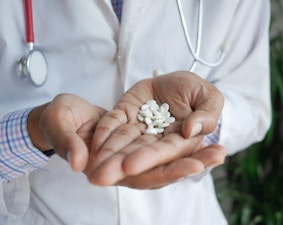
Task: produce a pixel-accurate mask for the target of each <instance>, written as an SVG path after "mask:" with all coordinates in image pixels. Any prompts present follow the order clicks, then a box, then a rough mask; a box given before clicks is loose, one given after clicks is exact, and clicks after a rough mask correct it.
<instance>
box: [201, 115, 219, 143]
mask: <svg viewBox="0 0 283 225" xmlns="http://www.w3.org/2000/svg"><path fill="white" fill-rule="evenodd" d="M221 125H222V116H220V117H219V120H218V122H217V127H216V129H215V130H214V131H213V132H212V133H210V134H207V135H205V137H204V139H203V142H202V144H203V145H205V146H207V145H211V144H218V143H219V137H220V130H221Z"/></svg>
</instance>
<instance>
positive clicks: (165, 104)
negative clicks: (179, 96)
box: [160, 103, 169, 112]
mask: <svg viewBox="0 0 283 225" xmlns="http://www.w3.org/2000/svg"><path fill="white" fill-rule="evenodd" d="M161 109H162V110H163V111H164V112H166V111H168V110H169V105H168V104H167V103H163V104H162V105H161V106H160V110H161Z"/></svg>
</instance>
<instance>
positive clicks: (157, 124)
mask: <svg viewBox="0 0 283 225" xmlns="http://www.w3.org/2000/svg"><path fill="white" fill-rule="evenodd" d="M162 123H163V120H154V121H153V125H154V126H159V125H160V124H162Z"/></svg>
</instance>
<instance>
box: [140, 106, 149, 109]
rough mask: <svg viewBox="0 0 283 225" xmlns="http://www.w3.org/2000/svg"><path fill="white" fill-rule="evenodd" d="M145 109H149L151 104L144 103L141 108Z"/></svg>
mask: <svg viewBox="0 0 283 225" xmlns="http://www.w3.org/2000/svg"><path fill="white" fill-rule="evenodd" d="M144 109H149V105H142V106H141V110H144Z"/></svg>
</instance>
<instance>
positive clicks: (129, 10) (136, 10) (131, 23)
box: [118, 0, 151, 80]
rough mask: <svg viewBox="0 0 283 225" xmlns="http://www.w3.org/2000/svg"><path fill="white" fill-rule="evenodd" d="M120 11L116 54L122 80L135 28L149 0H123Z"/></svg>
mask: <svg viewBox="0 0 283 225" xmlns="http://www.w3.org/2000/svg"><path fill="white" fill-rule="evenodd" d="M123 4H124V5H123V11H122V21H121V26H120V34H119V44H118V52H119V53H118V55H119V58H120V61H121V62H123V63H120V65H119V67H120V74H121V78H122V80H125V79H126V76H127V65H128V60H129V59H130V57H131V56H130V53H131V50H132V46H133V41H134V39H135V35H136V34H137V30H138V28H139V26H140V25H141V23H142V22H143V18H144V17H145V16H146V12H147V10H148V8H149V7H150V4H151V0H124V3H123Z"/></svg>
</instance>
